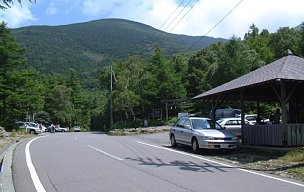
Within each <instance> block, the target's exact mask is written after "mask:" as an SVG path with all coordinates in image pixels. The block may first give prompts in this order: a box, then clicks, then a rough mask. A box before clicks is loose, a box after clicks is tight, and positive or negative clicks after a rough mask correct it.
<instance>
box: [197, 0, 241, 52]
mask: <svg viewBox="0 0 304 192" xmlns="http://www.w3.org/2000/svg"><path fill="white" fill-rule="evenodd" d="M243 1H244V0H240V1H239V2H238V3H237V4H236V5H235V6H234V7H233V8H232V9H231V10H230V11H229V12H228V13H227V14H226V15H225V16H224V17H223V18H222V19H221V20H220V21H218V22H217V23H216V24H215V25H214V26H213V27H212V28H211V29H210V30H209V31H208V32H207V33H205V34H204V35H203V36H202V37H201V38H200V39H199V40H197V41H196V42H195V43H193V44H192V45H191V46H195V45H196V44H197V43H198V42H199V41H201V40H202V39H203V38H204V37H205V36H207V35H208V34H209V33H210V32H211V31H212V30H213V29H214V28H215V27H217V26H218V25H219V24H220V23H221V22H222V21H223V20H224V19H226V18H227V17H228V16H229V15H230V14H231V13H232V12H233V11H234V10H235V9H236V8H237V7H238V6H239V5H240V4H241V3H242V2H243Z"/></svg>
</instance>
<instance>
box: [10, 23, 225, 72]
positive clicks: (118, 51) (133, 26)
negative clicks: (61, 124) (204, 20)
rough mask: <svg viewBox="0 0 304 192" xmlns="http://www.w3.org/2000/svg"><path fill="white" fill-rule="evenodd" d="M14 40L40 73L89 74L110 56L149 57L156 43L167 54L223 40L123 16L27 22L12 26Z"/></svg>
mask: <svg viewBox="0 0 304 192" xmlns="http://www.w3.org/2000/svg"><path fill="white" fill-rule="evenodd" d="M13 35H14V36H15V37H16V39H17V41H18V42H19V43H20V44H21V45H22V46H24V47H25V48H26V49H27V52H26V57H27V59H28V65H30V66H33V67H35V68H36V69H37V70H38V71H40V72H42V73H49V72H50V71H51V72H54V73H66V72H67V71H68V70H69V69H70V68H75V69H76V70H77V71H81V72H82V74H81V75H82V76H87V75H92V74H94V73H96V72H98V71H100V69H101V68H102V67H103V66H104V65H107V64H109V63H110V62H111V61H113V60H118V59H125V58H127V56H128V55H140V56H143V57H148V56H150V54H151V51H152V50H153V48H154V46H155V45H156V44H159V45H160V46H161V48H162V49H164V52H165V54H166V55H172V54H174V53H178V52H185V53H189V52H193V51H195V50H197V49H199V48H202V47H206V46H207V45H208V44H210V43H214V42H218V41H225V39H215V38H211V37H203V38H202V40H201V41H199V43H198V44H197V45H196V46H195V47H194V46H193V42H196V41H197V39H199V38H201V37H192V36H185V35H175V34H165V35H161V31H159V30H157V29H154V28H152V27H150V26H148V25H144V24H141V23H137V22H132V21H128V20H122V19H103V20H96V21H91V22H86V23H78V24H71V25H64V26H30V27H23V28H18V29H13Z"/></svg>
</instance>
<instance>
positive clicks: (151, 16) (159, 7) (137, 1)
mask: <svg viewBox="0 0 304 192" xmlns="http://www.w3.org/2000/svg"><path fill="white" fill-rule="evenodd" d="M192 2H193V3H194V2H195V0H193V1H192ZM239 2H240V0H204V1H199V2H198V3H197V4H196V5H195V6H194V7H193V9H192V10H191V11H190V12H189V13H188V14H187V15H186V16H185V18H183V19H182V20H181V21H180V22H179V24H178V25H176V27H174V26H175V24H176V22H178V21H179V20H180V18H181V17H182V16H183V15H184V14H185V13H186V12H187V11H188V10H189V9H190V7H189V6H188V7H187V8H185V9H184V10H183V12H182V14H181V15H180V16H179V17H177V19H176V20H175V21H174V22H173V23H172V25H170V26H169V27H168V28H167V27H163V28H162V29H165V28H167V30H166V31H170V30H171V29H172V28H173V27H174V29H173V30H172V31H171V33H178V34H187V35H205V34H206V33H207V32H208V31H209V30H210V29H212V27H213V26H214V25H215V24H216V23H218V22H219V21H220V20H221V19H223V17H224V16H225V15H226V14H227V13H228V12H229V11H230V10H231V9H233V7H234V6H235V5H236V4H237V3H239ZM117 3H120V6H115V5H116V4H117ZM178 5H179V3H178V2H176V1H174V0H142V1H141V0H134V1H132V2H130V1H119V0H116V1H109V0H107V1H102V3H101V2H100V1H98V0H89V1H86V6H85V7H86V12H87V13H91V14H96V15H98V14H100V16H102V15H103V14H102V13H107V14H106V15H107V17H115V18H125V19H130V20H134V21H138V22H142V23H145V24H148V25H151V26H153V27H155V28H159V27H160V26H161V25H162V24H163V23H164V22H165V20H166V19H167V18H168V17H169V16H170V14H171V13H172V12H173V11H174V10H175V9H176V7H177V6H178ZM303 7H304V1H303V0H289V1H288V2H287V1H284V0H267V1H265V0H244V1H243V2H242V3H241V4H240V5H239V6H238V7H237V8H236V9H235V10H234V11H233V12H232V13H231V14H230V15H229V16H228V17H227V18H226V19H224V20H223V21H222V22H221V23H220V24H219V25H218V26H217V27H215V28H214V29H213V30H212V31H211V32H210V33H208V34H207V35H208V36H214V37H225V38H230V37H232V35H236V36H238V37H243V36H244V34H245V33H246V32H247V31H248V29H249V26H250V25H251V24H252V23H255V24H256V25H257V27H258V28H260V29H261V30H262V29H264V28H265V29H269V31H270V32H275V31H276V30H277V29H278V28H279V27H284V26H290V27H294V26H296V25H298V24H300V23H301V22H303V21H304V11H303V10H302V9H303ZM181 10H182V8H179V10H178V11H177V13H178V12H179V11H181ZM89 11H90V12H89ZM173 18H174V17H173ZM169 23H170V22H169Z"/></svg>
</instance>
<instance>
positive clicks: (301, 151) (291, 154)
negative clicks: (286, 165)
mask: <svg viewBox="0 0 304 192" xmlns="http://www.w3.org/2000/svg"><path fill="white" fill-rule="evenodd" d="M281 159H282V160H284V161H287V162H303V163H304V148H297V149H293V150H290V151H288V152H287V153H286V155H284V156H283V157H281Z"/></svg>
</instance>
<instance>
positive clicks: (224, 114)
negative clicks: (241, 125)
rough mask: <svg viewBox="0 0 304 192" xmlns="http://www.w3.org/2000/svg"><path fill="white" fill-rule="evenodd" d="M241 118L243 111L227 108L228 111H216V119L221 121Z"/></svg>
mask: <svg viewBox="0 0 304 192" xmlns="http://www.w3.org/2000/svg"><path fill="white" fill-rule="evenodd" d="M240 116H241V110H240V109H232V108H226V109H217V110H216V111H215V119H216V120H219V119H222V118H229V117H240ZM210 118H212V110H211V111H210Z"/></svg>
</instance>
